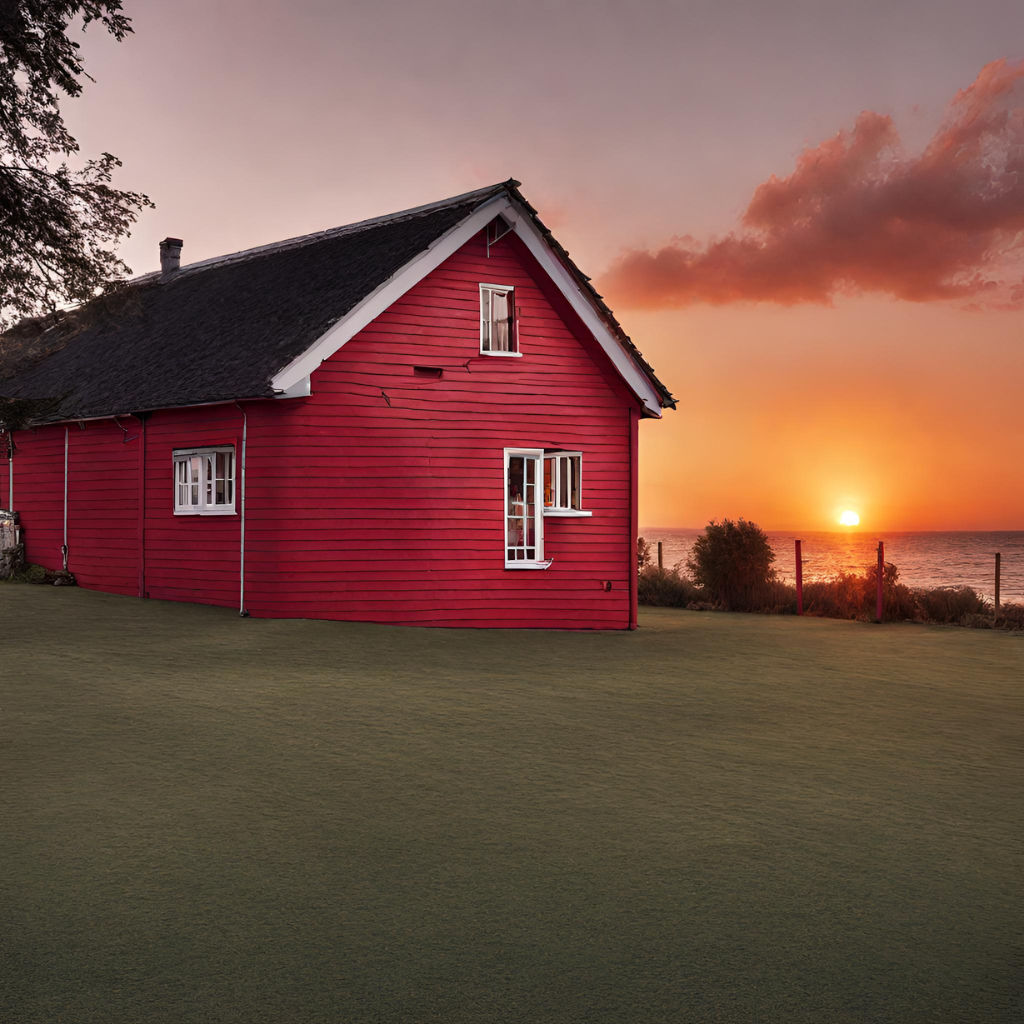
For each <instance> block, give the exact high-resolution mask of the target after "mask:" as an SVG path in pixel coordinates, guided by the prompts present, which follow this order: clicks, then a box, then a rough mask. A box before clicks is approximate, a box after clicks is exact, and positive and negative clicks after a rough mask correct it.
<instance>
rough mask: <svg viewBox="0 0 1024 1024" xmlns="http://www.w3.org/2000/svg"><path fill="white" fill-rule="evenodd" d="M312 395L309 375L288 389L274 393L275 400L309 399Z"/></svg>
mask: <svg viewBox="0 0 1024 1024" xmlns="http://www.w3.org/2000/svg"><path fill="white" fill-rule="evenodd" d="M311 393H312V389H311V383H310V379H309V374H308V373H307V374H306V376H305V377H300V378H299V379H298V380H297V381H296V382H295V383H294V384H293V385H292V386H291V387H290V388H283V389H282V390H281V391H275V392H274V397H275V398H309V396H310V394H311Z"/></svg>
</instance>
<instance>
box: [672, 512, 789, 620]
mask: <svg viewBox="0 0 1024 1024" xmlns="http://www.w3.org/2000/svg"><path fill="white" fill-rule="evenodd" d="M774 561H775V552H774V551H773V550H772V546H771V544H770V543H769V541H768V535H767V534H766V533H765V532H764V530H762V529H761V528H760V527H759V526H758V525H757V524H756V523H751V522H748V521H747V520H745V519H740V520H738V521H737V522H733V521H732V520H731V519H723V520H722V522H720V523H719V522H717V521H712V522H710V523H709V524H708V525H707V526H706V527H705V529H704V533H703V534H702V535H701V536H700V537H698V538H697V540H696V541H695V543H694V545H693V550H692V552H691V553H690V557H689V559H688V560H687V563H686V567H687V569H689V571H690V575H691V576H692V577H693V582H694V583H696V584H697V586H698V587H701V588H703V589H704V590H705V591H706V592H707V595H708V597H709V599H710V600H712V601H713V602H715V603H717V604H720V605H721V606H722V607H723V608H724V609H726V610H727V611H758V610H761V609H762V608H764V607H765V606H766V605H767V604H769V603H771V602H772V601H773V598H774V595H773V590H774V584H775V582H776V578H775V569H774V568H773V567H772V563H773V562H774Z"/></svg>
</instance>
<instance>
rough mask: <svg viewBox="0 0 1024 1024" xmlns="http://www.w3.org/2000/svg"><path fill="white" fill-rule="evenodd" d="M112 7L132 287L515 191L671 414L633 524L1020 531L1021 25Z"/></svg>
mask: <svg viewBox="0 0 1024 1024" xmlns="http://www.w3.org/2000/svg"><path fill="white" fill-rule="evenodd" d="M124 8H125V13H126V14H127V15H129V16H130V17H131V18H132V19H133V23H134V27H135V35H134V36H130V37H128V39H127V40H126V41H125V42H124V43H121V44H118V43H116V42H114V41H113V40H112V39H111V38H109V37H106V36H104V35H103V34H102V32H101V31H99V30H97V29H95V28H93V29H90V31H89V32H88V33H86V34H85V35H84V36H82V37H81V39H82V42H83V49H84V53H85V55H86V68H87V70H88V71H89V73H90V74H92V75H93V77H94V78H95V79H96V80H97V81H96V83H95V84H87V88H86V90H85V94H84V96H83V97H82V98H81V99H79V100H76V101H73V102H72V101H67V102H65V105H64V109H65V112H66V116H67V120H68V123H69V126H70V127H71V129H72V131H73V132H75V133H76V135H77V136H78V139H79V141H80V143H81V144H82V148H83V151H84V152H85V153H86V154H89V155H92V154H95V153H97V152H99V151H102V150H109V151H110V152H113V153H115V154H116V155H117V156H119V157H120V158H121V159H122V160H123V161H124V167H123V169H122V172H121V174H120V176H119V178H118V179H117V181H116V183H117V184H118V185H120V186H121V187H124V188H131V189H136V190H140V191H144V192H147V193H148V194H149V195H150V196H151V198H153V199H154V200H155V202H156V204H157V209H156V210H155V211H147V212H146V213H145V214H143V217H142V219H141V220H140V222H139V224H138V225H137V228H136V230H135V232H134V234H133V236H132V238H131V239H129V240H128V241H127V242H126V243H125V244H124V246H123V248H122V254H123V256H124V258H125V259H126V260H127V262H128V263H129V264H130V265H131V266H132V268H133V270H135V271H136V272H139V273H141V272H145V271H148V270H151V269H154V268H155V266H156V265H157V242H158V241H159V240H160V239H161V238H163V237H164V236H166V235H176V236H178V237H181V238H183V239H184V240H185V249H184V252H183V254H182V257H183V261H184V262H193V261H195V260H199V259H203V258H206V257H209V256H215V255H218V254H221V253H226V252H231V251H234V250H237V249H242V248H246V247H249V246H253V245H259V244H261V243H264V242H270V241H274V240H277V239H281V238H287V237H290V236H293V235H298V234H304V233H306V232H310V231H316V230H319V229H322V228H326V227H331V226H334V225H337V224H344V223H348V222H351V221H354V220H358V219H361V218H364V217H368V216H374V215H376V214H381V213H387V212H391V211H394V210H398V209H402V208H405V207H409V206H415V205H418V204H420V203H425V202H430V201H432V200H435V199H440V198H443V197H445V196H448V195H453V194H456V193H459V192H464V191H467V190H469V189H473V188H477V187H479V186H482V185H485V184H490V183H492V182H495V181H500V180H503V179H505V178H508V177H510V176H513V177H516V178H518V179H519V180H520V181H521V182H522V183H523V185H522V190H523V192H524V193H525V195H526V196H527V197H528V198H529V199H530V201H531V202H532V203H533V204H534V205H535V206H536V207H537V208H538V210H539V211H540V214H541V216H542V218H543V219H544V220H545V221H546V222H547V223H548V225H549V226H550V227H551V228H552V229H553V230H554V232H555V234H556V236H557V237H558V238H559V240H560V241H561V242H562V243H563V244H564V245H565V246H566V248H568V249H569V250H570V252H571V253H572V255H573V258H574V259H575V260H576V261H577V263H578V264H579V265H580V266H581V267H582V268H583V270H584V271H586V272H587V273H589V274H590V275H592V276H593V277H594V278H595V280H596V283H597V284H598V286H599V288H600V290H601V291H602V292H603V293H604V295H605V297H606V299H607V301H608V303H609V304H610V305H611V307H612V308H613V309H614V310H615V311H616V313H617V315H618V316H619V319H620V320H621V321H622V323H623V325H624V326H625V328H626V330H627V331H628V333H629V334H630V335H631V336H632V337H633V339H634V340H635V341H636V342H637V344H638V345H639V347H640V348H641V349H642V350H643V352H644V353H645V355H646V356H647V357H648V358H649V360H650V361H651V362H652V363H653V365H654V366H655V368H656V370H657V371H658V374H659V376H661V377H662V379H663V380H665V382H666V383H667V384H668V386H669V387H670V388H671V389H672V390H673V391H674V393H675V394H676V395H677V397H678V398H679V409H678V411H676V412H668V413H666V415H665V418H664V419H663V420H662V421H660V422H646V423H645V424H644V425H643V427H642V430H641V439H642V448H641V472H642V478H641V492H640V495H641V508H640V518H641V524H644V525H648V526H662V527H670V526H700V525H702V524H703V523H705V522H706V521H707V520H709V519H710V518H712V517H722V516H730V517H736V516H745V517H746V518H749V519H753V520H755V521H757V522H758V523H760V524H761V525H762V526H764V527H766V528H768V529H786V528H792V529H802V530H803V529H830V528H836V522H837V518H838V515H839V512H840V511H842V510H843V509H845V508H851V509H855V510H857V511H858V512H859V513H860V515H861V521H862V528H863V529H865V530H869V531H881V530H913V529H1024V263H1022V256H1024V64H1022V63H1021V62H1022V59H1024V4H1021V3H1020V0H975V2H972V3H970V4H967V3H960V4H937V3H934V2H933V0H911V2H905V0H901V2H900V3H899V4H893V3H891V2H856V0H849V2H843V3H830V2H821V0H807V2H797V0H781V2H767V3H766V2H764V0H752V2H749V3H737V2H729V0H724V2H723V0H712V2H707V3H704V2H701V3H690V2H679V0H677V2H639V3H638V2H633V3H626V2H615V3H596V2H595V3H581V2H578V3H557V2H525V3H523V2H520V3H517V4H514V5H510V4H497V3H491V2H480V0H473V2H451V0H440V2H436V0H430V2H423V0H420V2H400V3H393V2H386V0H385V2H365V3H363V2H359V3H356V2H349V3H342V2H338V0H291V2H288V3H284V2H269V0H268V2H258V0H175V2H174V3H168V2H166V0H125V4H124ZM993 62H1003V63H993ZM972 83H973V85H972Z"/></svg>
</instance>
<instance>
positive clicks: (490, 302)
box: [480, 284, 521, 356]
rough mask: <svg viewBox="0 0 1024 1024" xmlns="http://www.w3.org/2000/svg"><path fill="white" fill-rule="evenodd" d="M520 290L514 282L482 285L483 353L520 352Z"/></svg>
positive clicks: (487, 354)
mask: <svg viewBox="0 0 1024 1024" xmlns="http://www.w3.org/2000/svg"><path fill="white" fill-rule="evenodd" d="M515 299H516V291H515V288H513V287H512V286H511V285H506V284H482V285H480V354H481V355H485V356H518V355H521V353H520V351H519V337H518V332H517V331H516V317H515V309H516V303H515Z"/></svg>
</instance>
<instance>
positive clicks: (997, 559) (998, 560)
mask: <svg viewBox="0 0 1024 1024" xmlns="http://www.w3.org/2000/svg"><path fill="white" fill-rule="evenodd" d="M1002 559H1003V556H1002V555H1001V554H1000V553H999V552H998V551H997V552H996V615H998V614H999V568H1000V566H999V563H1000V562H1001V561H1002Z"/></svg>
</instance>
